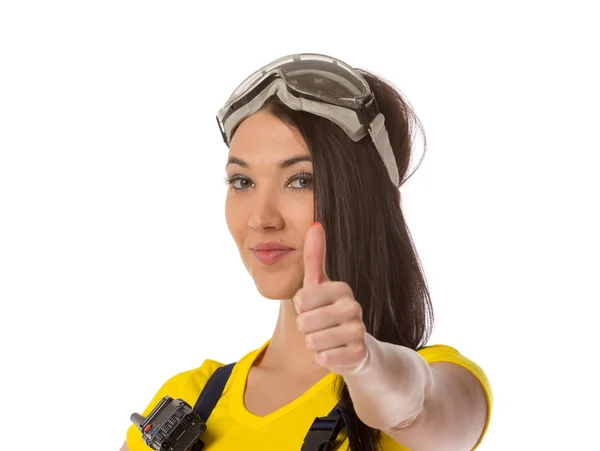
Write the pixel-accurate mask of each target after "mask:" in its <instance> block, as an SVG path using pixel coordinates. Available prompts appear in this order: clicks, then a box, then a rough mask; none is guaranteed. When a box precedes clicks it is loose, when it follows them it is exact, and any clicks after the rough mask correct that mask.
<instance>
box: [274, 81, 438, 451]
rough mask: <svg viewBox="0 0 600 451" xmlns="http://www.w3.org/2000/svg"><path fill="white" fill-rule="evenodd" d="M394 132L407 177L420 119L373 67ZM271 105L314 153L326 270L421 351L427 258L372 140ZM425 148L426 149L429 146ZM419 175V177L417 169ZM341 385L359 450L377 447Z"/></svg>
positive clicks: (381, 327)
mask: <svg viewBox="0 0 600 451" xmlns="http://www.w3.org/2000/svg"><path fill="white" fill-rule="evenodd" d="M360 72H361V74H362V75H363V76H364V78H365V79H366V80H367V82H368V83H369V85H370V87H371V90H372V91H373V93H374V94H375V98H376V101H377V104H378V105H379V109H380V111H381V112H382V113H383V115H384V116H385V125H386V128H387V130H388V133H389V136H390V143H391V145H392V149H393V151H394V155H395V158H396V163H397V165H398V170H399V173H400V180H405V177H406V175H407V174H406V172H407V170H408V168H409V163H410V161H411V151H412V147H413V142H414V139H415V137H416V135H415V133H416V132H420V133H421V134H422V137H423V143H424V145H425V135H424V133H423V129H422V126H421V123H420V121H419V120H418V118H417V116H416V115H415V113H414V111H413V109H412V108H411V106H410V105H409V103H408V102H407V101H406V100H405V99H404V98H403V96H402V94H401V93H400V91H399V90H397V89H396V88H395V87H393V85H392V84H390V83H389V82H387V81H384V80H383V79H382V78H380V77H378V76H376V75H374V74H372V73H370V72H368V71H365V70H361V71H360ZM264 110H266V111H268V112H270V113H271V114H273V115H275V116H276V117H278V118H279V119H281V120H282V121H283V122H285V123H286V124H288V125H289V126H291V127H292V128H294V129H296V130H297V131H298V132H299V133H300V134H301V136H302V137H303V138H304V140H305V142H306V143H307V145H308V150H309V152H310V154H311V158H312V163H313V171H314V181H315V183H314V186H315V190H314V196H315V197H314V200H315V202H314V205H315V213H314V215H315V220H317V221H320V222H321V224H322V225H323V227H324V229H325V232H326V236H327V250H326V263H325V264H326V271H327V274H328V275H329V277H330V278H331V280H339V281H344V282H346V283H347V284H348V285H349V286H350V287H351V288H352V291H353V293H354V297H355V298H356V300H357V301H358V302H360V304H361V306H362V309H363V320H364V322H365V325H366V327H367V332H368V333H369V334H371V335H372V336H373V337H375V338H376V339H378V340H380V341H385V342H388V343H394V344H398V345H402V346H406V347H408V348H411V349H413V350H418V349H420V348H421V347H423V346H425V344H426V343H427V341H428V339H429V337H430V335H431V331H432V327H433V310H432V306H431V301H430V296H429V290H428V288H427V283H426V279H425V276H424V274H423V271H422V268H421V263H420V260H419V257H418V255H417V252H416V250H415V247H414V244H413V241H412V238H411V235H410V232H409V230H408V226H407V225H406V221H405V219H404V215H403V213H402V209H401V202H400V201H401V197H400V194H399V190H398V188H397V187H395V186H394V184H393V183H392V181H391V180H390V178H389V176H388V173H387V171H386V168H385V165H384V163H383V161H382V159H381V157H380V156H379V154H378V152H377V149H376V148H375V146H374V144H373V142H372V140H371V138H370V136H369V135H367V136H366V137H365V138H363V139H362V140H360V141H359V142H356V143H355V142H353V141H352V140H351V139H350V138H349V137H348V136H347V135H346V133H345V132H344V131H343V130H342V129H341V128H340V127H338V126H337V125H335V124H334V123H332V122H330V121H329V120H327V119H324V118H322V117H319V116H315V115H312V114H310V113H306V112H302V111H294V110H291V109H290V108H288V107H286V106H285V105H284V104H283V103H282V102H281V101H280V100H279V99H278V98H276V97H273V98H271V99H270V100H269V101H268V102H267V103H266V104H265V106H264ZM424 149H425V147H424ZM411 175H412V174H411ZM334 389H335V390H336V391H337V393H336V394H337V396H338V398H339V399H340V400H341V403H342V405H343V406H344V407H346V408H347V409H348V411H349V417H350V420H349V423H350V424H349V425H348V430H349V431H350V434H349V437H348V439H349V442H350V443H349V444H350V449H351V450H352V451H375V450H376V449H378V444H379V443H380V440H381V432H380V431H378V430H375V429H372V428H370V427H369V426H367V425H365V424H364V423H363V422H362V421H360V419H359V418H358V417H357V415H356V413H355V411H354V408H353V405H352V399H351V398H350V394H349V392H348V389H347V386H346V384H345V382H344V380H343V378H342V377H337V378H336V384H335V386H334Z"/></svg>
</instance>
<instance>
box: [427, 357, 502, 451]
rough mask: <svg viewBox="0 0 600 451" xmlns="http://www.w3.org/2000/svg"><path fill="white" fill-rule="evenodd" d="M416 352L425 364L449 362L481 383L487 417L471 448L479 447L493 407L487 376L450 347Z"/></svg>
mask: <svg viewBox="0 0 600 451" xmlns="http://www.w3.org/2000/svg"><path fill="white" fill-rule="evenodd" d="M418 352H419V354H420V355H421V357H423V358H424V359H425V361H426V362H427V363H433V362H451V363H455V364H457V365H460V366H462V367H463V368H465V369H467V370H469V371H470V372H471V373H472V374H473V375H474V376H475V377H476V378H477V380H478V381H479V382H480V383H481V386H482V387H483V391H484V392H485V397H486V399H487V407H488V415H487V420H486V422H485V427H484V429H483V433H482V434H481V437H480V438H479V441H478V442H477V444H476V445H475V447H474V448H473V449H476V448H477V447H478V446H479V445H480V443H481V441H482V440H483V437H484V435H485V433H486V431H487V429H488V426H489V424H490V418H491V415H492V408H493V405H494V396H493V393H492V386H491V384H490V381H489V379H488V377H487V375H486V374H485V372H484V371H483V369H482V368H481V367H480V366H479V365H477V364H476V363H475V362H473V361H472V360H469V359H468V358H466V357H465V356H463V355H461V354H460V353H459V352H458V351H457V350H456V349H454V348H452V347H450V346H446V345H432V346H426V347H424V348H422V349H420V350H419V351H418Z"/></svg>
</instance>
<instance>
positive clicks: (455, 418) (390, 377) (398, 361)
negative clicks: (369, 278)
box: [344, 336, 487, 451]
mask: <svg viewBox="0 0 600 451" xmlns="http://www.w3.org/2000/svg"><path fill="white" fill-rule="evenodd" d="M367 343H368V347H369V353H370V357H369V361H368V362H367V364H366V365H365V366H364V368H363V370H361V371H360V372H359V373H357V374H355V375H348V376H344V380H345V381H346V384H347V385H348V390H349V392H350V396H351V397H352V400H353V403H354V406H355V409H356V413H357V415H358V416H359V418H360V419H361V420H362V421H363V422H364V423H366V424H368V425H369V426H371V427H373V428H376V429H380V430H382V431H383V432H385V433H386V434H388V435H389V436H390V437H392V438H394V439H395V440H396V441H398V442H399V443H401V444H402V445H403V446H406V447H408V448H409V449H411V450H412V451H421V450H427V451H444V450H452V451H457V450H471V449H472V448H473V446H474V445H475V443H476V442H477V440H478V438H479V437H480V435H481V432H482V430H483V427H484V425H485V420H486V416H487V407H486V406H487V404H486V399H485V393H484V392H483V389H482V388H481V386H480V384H479V382H478V381H477V380H476V379H475V378H474V376H472V374H470V373H469V372H468V371H467V370H466V369H464V368H462V367H460V366H458V365H455V364H453V363H448V362H439V363H432V364H431V365H428V364H427V362H426V361H425V360H424V359H423V358H422V357H421V356H420V355H419V354H418V353H417V352H415V351H413V350H411V349H409V348H406V347H403V346H398V345H393V344H390V343H383V342H380V341H377V340H375V339H374V338H373V337H371V336H368V342H367Z"/></svg>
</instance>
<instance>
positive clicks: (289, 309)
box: [257, 300, 329, 376]
mask: <svg viewBox="0 0 600 451" xmlns="http://www.w3.org/2000/svg"><path fill="white" fill-rule="evenodd" d="M297 316H298V314H297V313H296V309H295V308H294V304H293V302H292V301H291V300H285V301H281V303H280V306H279V317H278V318H277V324H276V325H275V330H274V332H273V336H272V337H271V341H270V342H269V345H268V346H267V348H266V349H265V351H264V353H263V355H262V358H261V359H260V361H258V362H257V366H260V367H262V368H265V369H271V370H275V371H278V372H284V373H288V374H294V375H300V376H301V375H315V374H316V375H319V374H322V375H323V376H325V375H326V374H327V373H329V370H327V369H326V368H323V367H322V366H321V365H319V364H318V363H317V362H316V361H315V356H314V353H313V352H312V351H311V350H310V349H308V348H307V347H306V342H305V338H304V334H302V333H301V332H300V331H299V330H298V327H297V326H296V317H297Z"/></svg>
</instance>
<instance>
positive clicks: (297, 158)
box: [225, 155, 312, 169]
mask: <svg viewBox="0 0 600 451" xmlns="http://www.w3.org/2000/svg"><path fill="white" fill-rule="evenodd" d="M301 161H310V162H312V159H311V158H310V155H298V156H295V157H292V158H288V159H287V160H283V161H281V162H280V163H279V164H278V167H279V168H280V169H285V168H288V167H290V166H293V165H295V164H296V163H300V162H301ZM230 164H237V165H238V166H241V167H243V168H248V167H250V165H249V164H248V163H246V162H245V161H244V160H242V159H240V158H237V157H230V158H229V160H227V164H226V165H225V168H227V166H229V165H230Z"/></svg>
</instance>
